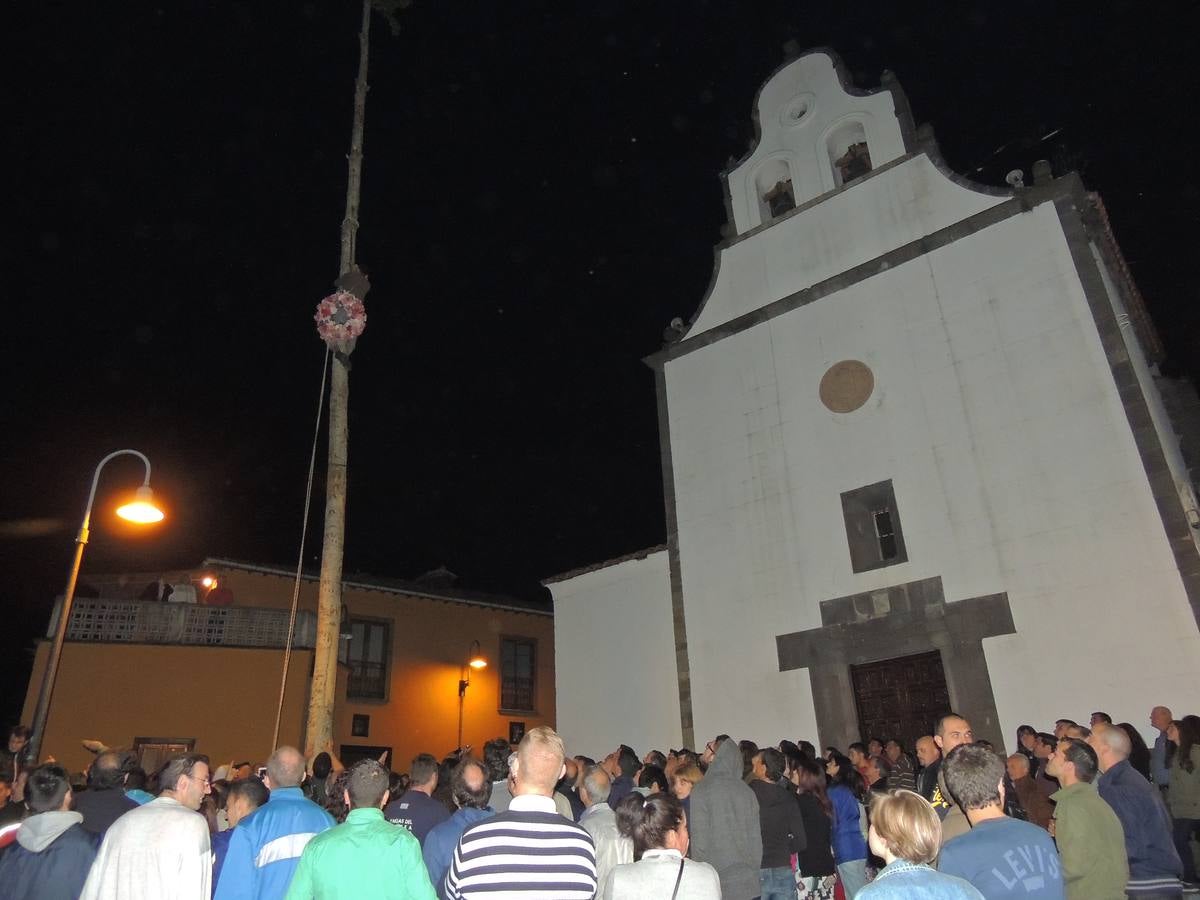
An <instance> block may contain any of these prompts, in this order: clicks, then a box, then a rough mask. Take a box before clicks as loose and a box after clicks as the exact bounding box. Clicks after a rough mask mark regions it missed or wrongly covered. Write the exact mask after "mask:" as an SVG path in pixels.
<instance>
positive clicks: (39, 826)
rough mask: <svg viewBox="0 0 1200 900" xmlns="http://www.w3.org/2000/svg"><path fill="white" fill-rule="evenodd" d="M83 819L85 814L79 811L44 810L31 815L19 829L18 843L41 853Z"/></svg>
mask: <svg viewBox="0 0 1200 900" xmlns="http://www.w3.org/2000/svg"><path fill="white" fill-rule="evenodd" d="M82 821H83V814H82V813H77V812H44V813H39V814H38V815H36V816H30V817H29V818H28V819H26V820H25V821H24V822H22V823H21V827H20V829H18V831H17V843H18V844H20V845H21V846H22V847H24V848H25V849H26V850H28V851H29V852H30V853H41V852H42V851H43V850H45V849H46V848H47V847H49V846H50V845H51V844H53V843H54V842H55V841H57V840H58V839H59V838H60V837H62V833H63V832H64V831H66V830H67V829H68V828H70V827H71V826H72V825H78V824H80V823H81V822H82Z"/></svg>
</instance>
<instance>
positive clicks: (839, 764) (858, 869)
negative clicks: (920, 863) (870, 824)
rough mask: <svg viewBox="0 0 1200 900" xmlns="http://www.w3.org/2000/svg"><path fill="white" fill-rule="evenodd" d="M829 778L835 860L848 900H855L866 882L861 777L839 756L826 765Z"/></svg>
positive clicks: (865, 842)
mask: <svg viewBox="0 0 1200 900" xmlns="http://www.w3.org/2000/svg"><path fill="white" fill-rule="evenodd" d="M825 774H826V775H828V776H829V789H828V793H829V803H830V806H832V808H833V835H832V843H833V861H834V862H835V863H836V864H837V871H838V876H839V877H840V878H841V880H842V889H843V890H844V891H845V892H846V900H854V898H855V897H856V896H858V892H859V891H861V890H862V889H863V887H864V886H865V885H866V883H867V839H866V828H865V827H864V826H865V825H866V821H865V819H864V816H865V811H864V809H863V806H862V797H863V781H862V776H860V775H859V774H858V771H857V770H856V769H855V768H854V766H853V765H852V764H851V762H850V760H849V759H847V758H846V757H845V756H842V754H840V753H834V754H832V755H831V756H830V758H829V762H827V763H826V764H825Z"/></svg>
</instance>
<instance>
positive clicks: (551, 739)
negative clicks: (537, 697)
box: [445, 725, 596, 900]
mask: <svg viewBox="0 0 1200 900" xmlns="http://www.w3.org/2000/svg"><path fill="white" fill-rule="evenodd" d="M565 755H566V753H565V750H564V748H563V742H562V738H560V737H559V736H558V734H557V733H555V731H554V729H553V728H549V727H547V726H545V725H539V726H538V727H537V728H533V729H530V730H529V731H528V732H526V733H525V737H523V738H522V739H521V743H520V746H518V748H517V756H516V759H515V760H513V763H512V773H511V778H512V783H513V798H512V802H511V803H509V805H508V809H507V810H506V811H505V812H502V813H497V814H496V815H494V816H492V817H491V818H489V819H485V820H483V821H482V822H477V823H476V824H474V825H471V826H470V827H469V828H467V829H466V830H465V831H464V832H463V834H462V837H461V838H459V841H458V846H457V847H456V848H455V850H454V856H453V858H452V859H451V861H450V870H449V871H448V872H447V873H446V883H445V895H446V897H448V898H450V900H485V898H492V897H497V896H501V895H502V896H504V897H506V898H510V900H517V898H521V900H591V898H592V897H593V896H594V895H595V893H596V852H595V845H594V844H593V842H592V837H591V835H589V834H588V833H587V831H586V830H585V829H583V828H581V827H580V826H579V825H576V824H575V823H574V822H572V821H570V820H569V819H566V818H564V817H563V816H561V815H559V813H558V811H557V810H556V808H555V804H554V786H555V784H557V783H558V780H559V779H560V778H561V777H562V775H563V771H564V766H563V758H564V757H565Z"/></svg>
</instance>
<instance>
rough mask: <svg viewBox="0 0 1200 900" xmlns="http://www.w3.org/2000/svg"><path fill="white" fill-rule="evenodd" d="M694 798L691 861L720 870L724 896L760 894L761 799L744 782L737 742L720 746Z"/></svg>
mask: <svg viewBox="0 0 1200 900" xmlns="http://www.w3.org/2000/svg"><path fill="white" fill-rule="evenodd" d="M690 799H691V801H692V802H691V819H690V821H689V822H688V828H689V831H690V832H691V837H692V852H691V856H692V859H695V860H697V861H698V862H706V863H709V864H710V865H711V866H712V867H713V868H714V869H716V870H717V875H718V876H720V879H721V896H722V897H723V898H725V900H749V898H751V897H757V896H758V895H759V894H760V893H761V889H760V887H759V878H758V870H759V868H760V865H761V863H762V856H763V846H762V832H761V831H760V829H759V814H758V798H757V797H755V796H754V791H752V790H751V789H750V787H749V785H747V784H746V782H744V781H742V752H741V750H739V749H738V745H737V742H736V741H732V740H728V741H725V742H723V743H722V744H721V746H720V747H718V748H717V755H716V756H715V757H713V761H712V763H711V764H710V765H709V767H708V772H706V773H705V775H704V780H703V781H701V782H700V783H699V784H697V785H696V786H695V787H694V788H692V794H691V798H690Z"/></svg>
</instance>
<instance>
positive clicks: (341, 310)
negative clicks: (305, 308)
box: [313, 291, 367, 355]
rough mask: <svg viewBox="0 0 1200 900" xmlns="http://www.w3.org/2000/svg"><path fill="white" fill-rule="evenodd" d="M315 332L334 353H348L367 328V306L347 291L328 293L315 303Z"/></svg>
mask: <svg viewBox="0 0 1200 900" xmlns="http://www.w3.org/2000/svg"><path fill="white" fill-rule="evenodd" d="M313 319H314V320H316V323H317V334H319V335H320V336H321V340H323V341H324V342H325V344H326V346H328V347H329V349H330V350H333V351H334V352H336V353H342V354H347V355H348V354H350V353H351V352H352V351H353V350H354V344H355V342H356V341H357V340H358V337H359V335H361V334H362V333H363V332H364V331H365V330H366V328H367V308H366V307H365V306H364V305H363V302H362V301H361V300H359V299H358V298H357V297H355V296H354V295H353V294H352V293H350V292H349V291H338V292H337V293H334V294H330V295H329V296H328V297H326V298H324V299H323V300H322V301H321V302H320V303H318V304H317V314H316V315H315V316H313Z"/></svg>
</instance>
